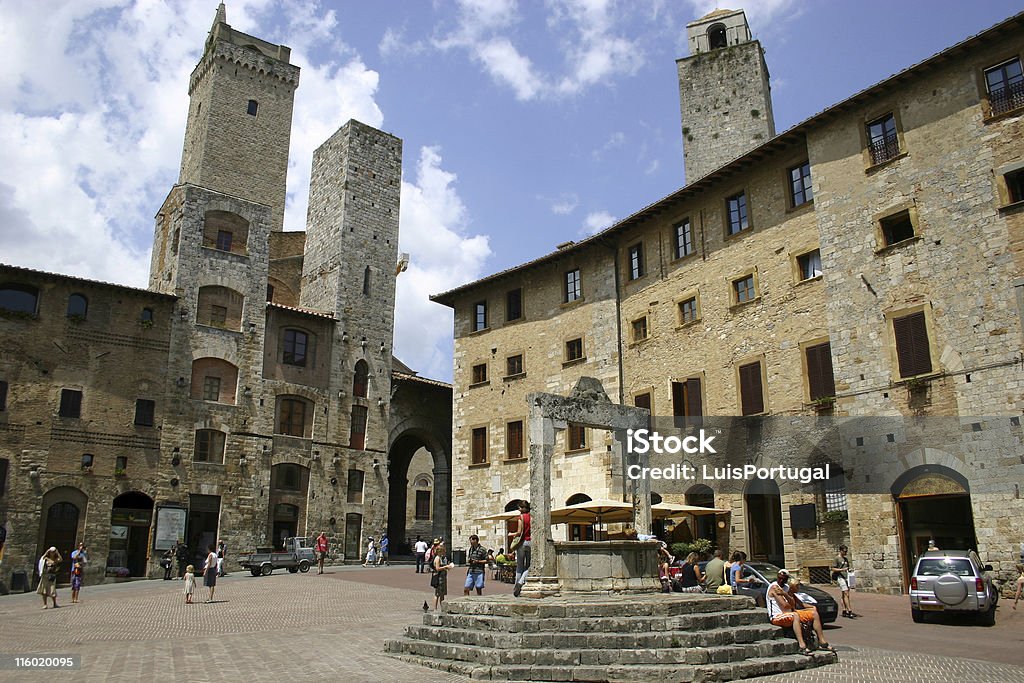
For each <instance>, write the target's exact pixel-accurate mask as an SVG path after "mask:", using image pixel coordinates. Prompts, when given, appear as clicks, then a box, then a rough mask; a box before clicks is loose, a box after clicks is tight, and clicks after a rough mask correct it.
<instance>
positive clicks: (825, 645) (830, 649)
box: [818, 643, 836, 652]
mask: <svg viewBox="0 0 1024 683" xmlns="http://www.w3.org/2000/svg"><path fill="white" fill-rule="evenodd" d="M818 649H819V650H825V651H826V652H835V651H836V649H835V647H833V646H832V643H818Z"/></svg>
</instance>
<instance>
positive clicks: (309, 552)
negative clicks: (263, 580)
mask: <svg viewBox="0 0 1024 683" xmlns="http://www.w3.org/2000/svg"><path fill="white" fill-rule="evenodd" d="M241 558H242V559H241V562H239V564H241V565H242V568H243V569H248V570H249V573H250V574H252V575H253V576H261V575H262V576H270V574H271V573H272V572H273V571H274V570H275V569H287V570H288V571H289V572H291V573H292V574H294V573H296V572H302V573H303V574H305V573H306V572H308V571H309V568H310V567H311V566H312V565H314V564H315V563H316V554H315V553H314V552H313V548H312V547H310V545H309V543H308V541H307V540H306V539H305V538H302V537H295V538H286V539H284V552H274V551H261V550H260V549H257V551H256V552H254V553H248V554H243V555H242V556H241Z"/></svg>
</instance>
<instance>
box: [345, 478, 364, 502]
mask: <svg viewBox="0 0 1024 683" xmlns="http://www.w3.org/2000/svg"><path fill="white" fill-rule="evenodd" d="M347 489H348V502H349V503H362V502H363V471H362V470H349V471H348V487H347Z"/></svg>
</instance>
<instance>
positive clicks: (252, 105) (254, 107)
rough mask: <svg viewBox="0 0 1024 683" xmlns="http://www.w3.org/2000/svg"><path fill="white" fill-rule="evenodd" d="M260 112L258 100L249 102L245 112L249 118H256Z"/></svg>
mask: <svg viewBox="0 0 1024 683" xmlns="http://www.w3.org/2000/svg"><path fill="white" fill-rule="evenodd" d="M259 110H260V103H259V102H257V101H256V100H249V105H248V106H247V107H246V109H245V112H246V113H247V114H248V115H249V116H256V113H257V112H258V111H259Z"/></svg>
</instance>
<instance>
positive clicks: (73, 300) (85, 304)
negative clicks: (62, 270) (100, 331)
mask: <svg viewBox="0 0 1024 683" xmlns="http://www.w3.org/2000/svg"><path fill="white" fill-rule="evenodd" d="M88 312H89V300H88V299H86V298H85V297H84V296H83V295H81V294H72V295H71V296H69V297H68V312H67V316H68V317H69V318H82V319H84V318H85V315H86V313H88Z"/></svg>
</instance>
